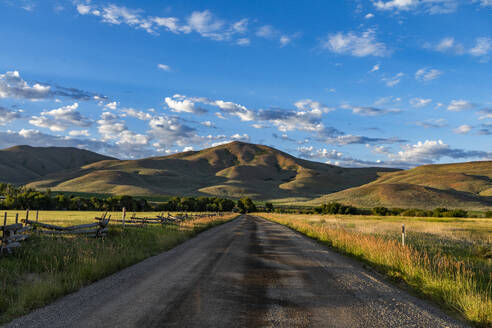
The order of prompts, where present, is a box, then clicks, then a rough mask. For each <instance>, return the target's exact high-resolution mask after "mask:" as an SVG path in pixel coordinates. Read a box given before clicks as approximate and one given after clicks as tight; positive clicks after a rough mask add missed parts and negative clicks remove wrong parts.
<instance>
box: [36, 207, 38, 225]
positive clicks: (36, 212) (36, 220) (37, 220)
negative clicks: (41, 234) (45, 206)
mask: <svg viewBox="0 0 492 328" xmlns="http://www.w3.org/2000/svg"><path fill="white" fill-rule="evenodd" d="M38 218H39V210H37V211H36V222H38Z"/></svg>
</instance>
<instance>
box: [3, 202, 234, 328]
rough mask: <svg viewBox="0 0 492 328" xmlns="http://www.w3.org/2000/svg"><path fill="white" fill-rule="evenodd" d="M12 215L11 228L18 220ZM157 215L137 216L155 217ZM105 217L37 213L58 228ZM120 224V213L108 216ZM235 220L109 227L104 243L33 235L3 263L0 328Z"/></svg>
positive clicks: (216, 218)
mask: <svg viewBox="0 0 492 328" xmlns="http://www.w3.org/2000/svg"><path fill="white" fill-rule="evenodd" d="M16 213H19V214H20V216H19V218H20V219H23V218H24V217H23V216H24V215H25V212H20V211H8V222H9V223H12V222H13V220H14V219H15V214H16ZM156 214H157V213H150V212H147V213H138V215H139V216H149V217H152V216H153V217H155V215H156ZM100 215H101V212H75V211H72V212H66V211H63V212H61V211H60V212H55V211H43V212H39V221H40V222H45V223H51V224H57V225H64V226H69V225H75V224H85V223H92V222H94V217H95V216H100ZM108 215H112V217H113V218H119V217H120V216H121V212H116V213H108ZM235 217H236V214H226V215H224V216H211V217H203V218H198V219H190V220H185V221H182V222H180V223H177V224H166V225H164V226H161V225H157V226H156V225H153V226H150V225H149V226H143V227H131V226H127V227H125V229H123V228H122V227H121V225H116V224H115V225H110V230H109V233H108V235H107V237H106V238H104V239H95V238H87V237H81V236H77V237H49V236H41V235H36V234H33V235H32V236H31V238H29V240H27V241H25V242H23V245H22V247H20V248H19V249H18V250H17V251H16V252H15V253H14V254H13V255H10V256H6V257H3V258H0V324H1V323H6V322H8V321H10V320H12V319H13V318H15V317H18V316H20V315H23V314H26V313H28V312H30V311H32V310H33V309H35V308H38V307H41V306H44V305H46V304H48V303H50V302H52V301H54V300H55V299H57V298H59V297H60V296H63V295H65V294H67V293H70V292H73V291H76V290H78V289H80V288H81V287H82V286H84V285H87V284H89V283H91V282H94V281H96V280H99V279H101V278H103V277H105V276H108V275H110V274H112V273H114V272H117V271H119V270H121V269H123V268H125V267H128V266H130V265H132V264H135V263H137V262H139V261H142V260H144V259H145V258H148V257H150V256H154V255H157V254H159V253H161V252H163V251H165V250H168V249H171V248H173V247H174V246H176V245H178V244H180V243H182V242H184V241H186V240H187V239H189V238H191V237H193V236H195V235H196V234H197V233H199V232H201V231H204V230H206V229H208V228H211V227H213V226H216V225H219V224H222V223H225V222H227V221H230V220H232V219H233V218H235Z"/></svg>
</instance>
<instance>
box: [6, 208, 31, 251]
mask: <svg viewBox="0 0 492 328" xmlns="http://www.w3.org/2000/svg"><path fill="white" fill-rule="evenodd" d="M30 230H32V227H27V226H23V225H22V223H19V214H16V216H15V223H14V224H9V225H7V212H5V215H4V219H3V226H2V237H0V241H1V244H0V245H1V246H0V256H2V255H4V254H5V253H7V254H11V253H12V252H13V250H14V249H15V248H17V247H20V246H21V243H20V242H21V241H23V240H26V239H28V238H29V235H27V234H25V232H28V231H30Z"/></svg>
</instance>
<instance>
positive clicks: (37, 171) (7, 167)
mask: <svg viewBox="0 0 492 328" xmlns="http://www.w3.org/2000/svg"><path fill="white" fill-rule="evenodd" d="M107 159H112V158H111V157H107V156H103V155H99V154H96V153H93V152H90V151H87V150H83V149H77V148H68V147H67V148H65V147H30V146H15V147H11V148H7V149H1V150H0V182H9V183H13V184H26V183H28V182H30V181H33V180H36V179H39V178H41V177H43V176H45V175H47V174H50V173H56V172H60V171H64V170H69V169H77V168H80V167H81V166H84V165H87V164H90V163H94V162H99V161H102V160H107Z"/></svg>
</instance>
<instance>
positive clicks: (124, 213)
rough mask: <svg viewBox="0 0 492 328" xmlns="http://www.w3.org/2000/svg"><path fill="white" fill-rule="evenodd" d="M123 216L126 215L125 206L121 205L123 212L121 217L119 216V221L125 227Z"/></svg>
mask: <svg viewBox="0 0 492 328" xmlns="http://www.w3.org/2000/svg"><path fill="white" fill-rule="evenodd" d="M125 217H126V207H123V213H122V217H121V222H122V225H123V228H125Z"/></svg>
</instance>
